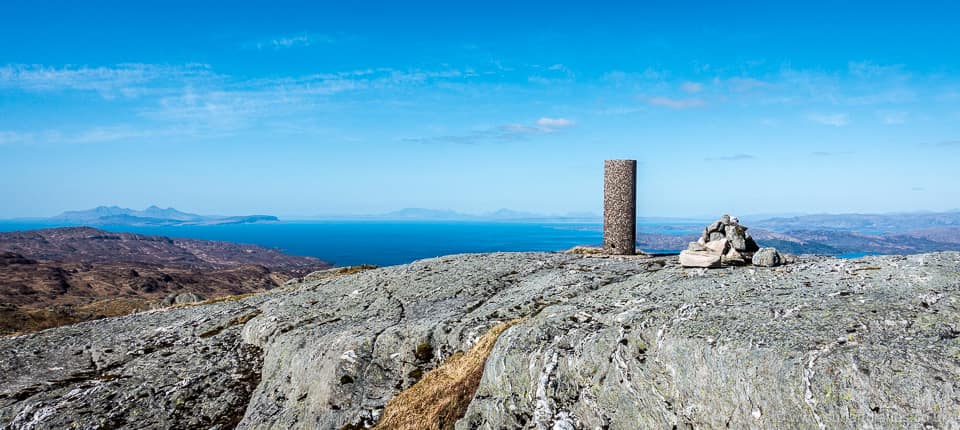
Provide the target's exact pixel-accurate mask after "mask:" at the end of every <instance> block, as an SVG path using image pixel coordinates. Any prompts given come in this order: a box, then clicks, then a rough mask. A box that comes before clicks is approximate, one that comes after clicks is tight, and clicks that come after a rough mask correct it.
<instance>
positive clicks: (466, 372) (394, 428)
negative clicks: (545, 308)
mask: <svg viewBox="0 0 960 430" xmlns="http://www.w3.org/2000/svg"><path fill="white" fill-rule="evenodd" d="M522 321H523V320H522V319H515V320H512V321H507V322H504V323H500V324H497V325H496V326H494V327H493V328H491V329H490V330H489V331H487V333H486V334H484V335H483V336H482V337H481V338H480V340H478V341H477V344H476V345H474V346H473V348H471V349H470V351H468V352H467V353H466V354H464V353H457V354H454V355H453V356H452V357H450V359H449V360H447V361H446V362H445V363H443V364H442V365H440V367H438V368H436V369H434V370H433V371H430V372H428V373H426V374H424V375H423V379H421V380H420V381H419V382H417V383H416V384H414V385H413V386H411V387H410V388H408V389H407V390H405V391H403V392H401V393H400V394H398V395H397V396H396V397H394V398H393V399H391V400H390V402H388V403H387V406H386V408H385V409H384V411H383V415H382V416H381V418H380V422H379V423H378V424H377V426H376V427H374V428H376V429H378V430H448V429H453V426H454V424H455V423H456V422H457V420H459V419H460V418H462V417H463V415H464V414H465V413H466V412H467V406H469V405H470V401H471V400H472V399H473V395H474V394H475V393H476V392H477V387H478V386H480V378H481V377H482V376H483V367H484V365H485V364H486V362H487V357H488V356H489V355H490V351H492V350H493V346H494V345H495V344H496V342H497V338H498V337H500V335H501V334H502V333H503V332H504V331H506V330H507V329H508V328H510V327H512V326H514V325H516V324H518V323H520V322H522Z"/></svg>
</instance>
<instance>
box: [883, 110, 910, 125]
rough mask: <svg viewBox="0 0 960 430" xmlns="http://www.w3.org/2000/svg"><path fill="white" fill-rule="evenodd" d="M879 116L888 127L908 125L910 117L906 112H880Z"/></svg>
mask: <svg viewBox="0 0 960 430" xmlns="http://www.w3.org/2000/svg"><path fill="white" fill-rule="evenodd" d="M879 115H880V119H881V120H882V121H883V123H884V124H887V125H900V124H906V122H907V116H908V115H907V113H906V112H880V113H879Z"/></svg>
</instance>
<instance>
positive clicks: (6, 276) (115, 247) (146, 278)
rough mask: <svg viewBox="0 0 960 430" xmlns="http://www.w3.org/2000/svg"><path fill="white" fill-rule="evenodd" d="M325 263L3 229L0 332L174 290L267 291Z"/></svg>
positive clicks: (142, 238) (80, 230)
mask: <svg viewBox="0 0 960 430" xmlns="http://www.w3.org/2000/svg"><path fill="white" fill-rule="evenodd" d="M327 267H329V264H327V263H325V262H323V261H320V260H318V259H316V258H311V257H299V256H292V255H287V254H283V253H281V252H279V251H277V250H273V249H268V248H264V247H260V246H255V245H240V244H233V243H228V242H213V241H204V240H193V239H171V238H167V237H162V236H147V235H139V234H129V233H111V232H106V231H103V230H98V229H94V228H89V227H68V228H57V229H45V230H33V231H25V232H11V233H0V334H3V333H10V332H15V331H20V330H35V329H42V328H47V327H52V326H56V325H62V324H67V323H74V322H79V321H85V320H89V319H96V318H101V317H104V316H117V315H122V314H126V313H130V312H132V311H135V310H142V309H147V308H149V307H151V306H153V305H155V304H157V303H158V302H159V301H161V300H163V299H164V298H166V297H167V296H170V295H176V294H184V293H190V294H194V295H197V296H199V297H203V298H213V297H221V296H227V295H236V294H245V293H250V292H255V291H264V290H267V289H271V288H274V287H276V286H279V285H281V284H283V283H284V282H285V281H287V280H288V279H290V278H293V277H298V276H302V275H305V274H307V273H309V272H312V271H315V270H319V269H324V268H327Z"/></svg>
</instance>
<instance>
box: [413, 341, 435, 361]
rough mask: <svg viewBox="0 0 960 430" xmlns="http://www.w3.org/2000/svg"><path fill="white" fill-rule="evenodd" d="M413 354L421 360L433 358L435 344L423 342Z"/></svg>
mask: <svg viewBox="0 0 960 430" xmlns="http://www.w3.org/2000/svg"><path fill="white" fill-rule="evenodd" d="M413 356H414V357H416V358H417V360H420V361H429V360H430V359H431V358H433V346H431V345H430V344H429V343H421V344H420V345H417V349H416V351H414V352H413Z"/></svg>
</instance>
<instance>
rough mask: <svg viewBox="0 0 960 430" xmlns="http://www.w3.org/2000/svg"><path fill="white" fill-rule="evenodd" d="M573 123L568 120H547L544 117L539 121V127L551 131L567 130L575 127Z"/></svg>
mask: <svg viewBox="0 0 960 430" xmlns="http://www.w3.org/2000/svg"><path fill="white" fill-rule="evenodd" d="M573 124H574V123H573V121H572V120H569V119H567V118H547V117H543V118H540V119H538V120H537V125H539V126H540V127H545V128H549V129H557V128H566V127H571V126H573Z"/></svg>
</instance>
